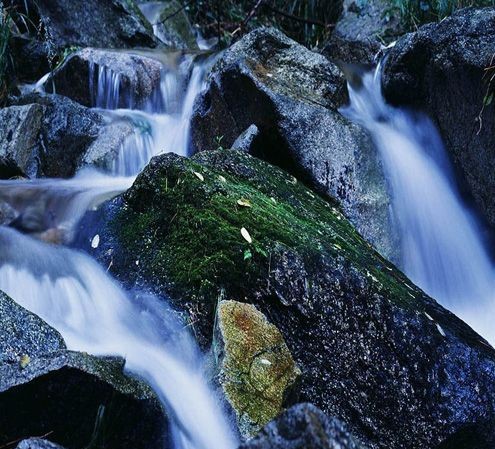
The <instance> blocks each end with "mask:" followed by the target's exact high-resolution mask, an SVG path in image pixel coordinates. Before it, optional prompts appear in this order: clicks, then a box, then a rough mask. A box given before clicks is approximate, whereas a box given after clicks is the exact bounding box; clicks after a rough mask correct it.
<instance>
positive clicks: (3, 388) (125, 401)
mask: <svg viewBox="0 0 495 449" xmlns="http://www.w3.org/2000/svg"><path fill="white" fill-rule="evenodd" d="M122 367H123V361H122V360H120V359H115V358H113V359H111V358H97V357H93V356H90V355H88V354H83V353H77V352H72V351H67V350H66V348H65V343H64V341H63V339H62V337H61V336H60V334H59V333H58V332H57V331H55V330H54V329H52V328H51V327H49V326H48V325H47V324H46V323H45V322H44V321H42V320H41V319H40V318H38V317H37V316H36V315H34V314H32V313H30V312H28V311H27V310H25V309H23V308H22V307H20V306H19V305H17V304H16V303H15V302H14V301H12V300H11V299H10V298H9V297H7V296H6V295H5V294H4V293H2V292H0V409H1V410H8V413H2V414H1V415H0V442H1V443H2V444H3V443H6V442H9V441H16V440H19V439H20V438H21V439H22V438H28V437H30V436H33V435H48V434H49V438H50V440H53V441H56V442H57V443H61V444H63V445H67V446H68V447H71V448H83V447H86V446H87V445H88V444H89V443H90V442H91V441H92V440H93V441H94V442H95V443H97V444H103V445H105V447H109V448H115V449H117V448H129V449H131V448H138V447H139V448H143V449H144V448H147V447H150V446H153V445H155V446H156V447H158V446H159V445H160V444H163V443H164V441H163V440H164V435H165V431H166V422H165V417H164V414H163V411H162V409H161V407H160V405H159V403H158V401H157V400H156V399H155V397H154V396H153V394H152V392H151V391H150V390H149V388H148V387H147V386H145V385H144V384H141V383H140V382H138V381H136V380H133V379H131V378H127V377H126V376H125V375H124V374H123V372H122ZM136 416H140V419H141V420H140V421H139V422H136V419H135V417H136ZM95 426H96V427H95ZM95 428H96V429H97V430H96V431H95ZM23 444H24V443H23ZM26 444H27V443H25V445H24V446H22V445H21V446H20V447H25V448H27V447H34V448H36V447H40V448H41V447H43V446H41V445H40V444H41V443H40V444H38V443H36V444H38V446H36V445H34V446H33V444H34V443H32V444H31V443H29V444H30V446H29V445H28V446H26ZM46 447H51V446H46Z"/></svg>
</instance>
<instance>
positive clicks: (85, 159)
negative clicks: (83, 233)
mask: <svg viewBox="0 0 495 449" xmlns="http://www.w3.org/2000/svg"><path fill="white" fill-rule="evenodd" d="M12 104H13V105H12V106H10V107H7V108H3V109H1V110H0V127H1V128H2V129H5V130H7V132H6V133H2V134H1V135H0V178H10V177H12V176H17V175H22V176H28V177H70V176H73V175H74V173H75V172H76V170H77V169H78V168H79V167H81V166H86V165H96V166H99V167H102V168H108V167H109V166H111V161H112V160H113V159H114V157H115V155H116V154H117V153H118V151H119V149H120V147H121V145H122V144H123V143H124V141H125V139H126V138H127V137H129V136H130V135H131V134H132V133H133V132H134V129H133V127H132V125H131V124H130V123H129V122H127V121H125V120H120V121H115V122H113V123H110V124H107V120H106V119H105V117H104V116H103V115H102V114H101V113H99V112H96V111H94V110H90V109H88V108H86V107H84V106H81V105H80V104H78V103H75V102H73V101H72V100H70V99H69V98H66V97H63V96H60V95H46V96H38V95H34V94H33V95H27V96H23V97H20V98H17V99H14V100H12Z"/></svg>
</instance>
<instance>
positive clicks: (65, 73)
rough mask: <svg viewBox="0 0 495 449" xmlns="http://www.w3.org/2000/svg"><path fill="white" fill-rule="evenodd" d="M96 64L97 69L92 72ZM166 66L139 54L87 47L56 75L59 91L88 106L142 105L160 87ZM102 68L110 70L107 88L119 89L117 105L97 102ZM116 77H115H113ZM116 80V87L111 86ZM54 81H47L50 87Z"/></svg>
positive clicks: (68, 60) (56, 86) (69, 59)
mask: <svg viewBox="0 0 495 449" xmlns="http://www.w3.org/2000/svg"><path fill="white" fill-rule="evenodd" d="M91 67H93V71H91ZM161 69H162V65H161V63H160V62H158V61H157V60H155V59H152V58H149V57H146V56H140V55H137V54H131V53H124V52H116V51H109V50H99V49H94V48H85V49H83V50H79V51H78V52H76V53H74V54H73V55H71V56H70V57H69V58H68V59H67V61H66V62H65V63H64V64H63V65H62V66H61V67H60V68H59V69H58V70H57V71H56V72H55V73H54V74H53V82H54V83H55V88H56V92H57V93H58V94H61V95H65V96H66V97H69V98H71V99H72V100H74V101H77V102H78V103H80V104H82V105H84V106H88V107H91V106H99V107H108V108H110V109H115V108H126V107H139V106H140V105H141V106H142V105H143V104H144V103H145V102H146V100H148V99H150V98H151V97H152V95H153V94H154V93H155V92H156V91H157V90H158V89H159V88H160V79H161V78H160V75H161ZM98 70H106V71H107V72H106V73H105V74H104V76H106V77H107V78H108V79H107V83H108V85H107V86H106V87H107V89H110V87H112V88H113V89H114V90H118V92H119V97H120V99H116V100H118V102H117V101H116V102H115V104H111V105H97V104H96V96H97V92H98V82H99V80H98V76H99V72H98ZM112 76H113V77H114V78H112V80H111V77H112ZM113 80H116V82H115V84H116V86H110V84H112V81H113ZM50 86H51V80H49V81H48V82H47V88H50Z"/></svg>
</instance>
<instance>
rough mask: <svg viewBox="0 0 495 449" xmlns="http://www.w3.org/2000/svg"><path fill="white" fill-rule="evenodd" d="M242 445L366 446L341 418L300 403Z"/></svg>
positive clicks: (298, 448)
mask: <svg viewBox="0 0 495 449" xmlns="http://www.w3.org/2000/svg"><path fill="white" fill-rule="evenodd" d="M240 449H366V448H365V447H364V446H363V445H361V444H360V443H359V442H358V441H357V440H356V439H355V438H354V437H353V436H352V435H351V434H350V433H349V432H348V431H347V428H346V426H345V425H344V424H343V423H342V422H340V421H339V420H338V419H337V418H329V417H328V416H327V415H325V414H324V413H323V412H322V411H321V410H319V409H318V408H317V407H315V406H314V405H312V404H298V405H295V406H293V407H291V408H290V409H288V410H286V411H285V412H284V413H282V414H281V415H280V416H279V417H278V418H277V419H275V420H274V421H272V422H271V423H269V424H268V425H267V426H265V428H264V429H263V430H262V431H261V432H260V433H259V434H258V435H257V436H256V437H255V438H253V439H252V440H250V441H248V442H247V443H245V444H243V445H242V446H241V447H240Z"/></svg>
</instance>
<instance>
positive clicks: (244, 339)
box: [216, 301, 301, 436]
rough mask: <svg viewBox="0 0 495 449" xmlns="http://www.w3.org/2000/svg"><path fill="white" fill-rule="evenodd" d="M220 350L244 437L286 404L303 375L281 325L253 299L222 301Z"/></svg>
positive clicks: (222, 379)
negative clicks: (289, 393) (270, 320)
mask: <svg viewBox="0 0 495 449" xmlns="http://www.w3.org/2000/svg"><path fill="white" fill-rule="evenodd" d="M216 344H217V346H216V351H217V355H218V357H219V363H220V382H221V384H222V386H223V388H224V391H225V394H226V396H227V398H228V400H229V402H230V404H231V405H232V407H233V408H234V410H235V411H236V413H237V415H238V420H239V427H240V430H241V432H242V433H243V434H244V435H245V436H249V435H253V434H254V433H256V432H257V431H258V430H259V429H261V427H263V426H264V425H265V424H267V423H268V422H269V421H271V420H272V419H273V418H275V417H276V416H277V415H278V414H279V413H280V412H281V410H282V409H283V404H284V398H285V396H286V394H287V392H288V391H290V389H291V388H292V387H293V386H294V384H295V382H296V380H297V378H298V377H299V375H300V374H301V372H300V370H299V368H298V367H297V365H296V364H295V362H294V360H293V358H292V355H291V354H290V352H289V349H288V347H287V345H286V344H285V341H284V338H283V336H282V334H281V333H280V332H279V330H278V329H277V328H276V327H275V326H274V325H273V324H271V323H270V322H268V320H267V318H266V317H265V315H263V314H262V313H261V312H259V311H258V310H257V309H256V307H254V306H253V305H251V304H244V303H240V302H236V301H221V302H220V304H219V307H218V311H217V342H216Z"/></svg>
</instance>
